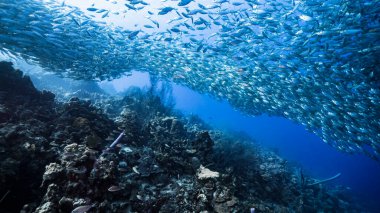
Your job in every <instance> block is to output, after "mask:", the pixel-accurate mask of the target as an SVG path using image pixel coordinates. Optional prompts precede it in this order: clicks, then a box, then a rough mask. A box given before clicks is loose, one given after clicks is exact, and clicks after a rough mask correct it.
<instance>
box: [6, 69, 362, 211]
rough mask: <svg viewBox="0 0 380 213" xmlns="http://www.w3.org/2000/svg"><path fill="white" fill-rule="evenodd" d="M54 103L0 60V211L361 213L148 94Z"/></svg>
mask: <svg viewBox="0 0 380 213" xmlns="http://www.w3.org/2000/svg"><path fill="white" fill-rule="evenodd" d="M54 97H55V96H54V94H52V93H50V92H47V91H42V92H41V91H38V90H37V89H36V88H35V87H34V86H33V83H32V82H31V80H30V79H29V77H27V76H24V75H23V73H22V72H21V71H19V70H14V69H13V67H12V64H11V63H8V62H0V212H3V213H7V212H23V213H27V212H39V213H43V212H44V213H45V212H46V213H48V212H49V213H52V212H53V213H54V212H76V213H83V212H181V213H183V212H203V213H206V212H217V213H224V212H276V213H277V212H310V213H312V212H362V211H361V210H360V208H359V207H358V206H355V204H354V203H355V202H353V201H352V200H350V198H349V197H348V196H346V195H345V192H344V191H343V190H342V188H339V187H336V188H326V187H325V186H323V185H322V184H313V182H312V178H310V177H307V176H305V175H303V174H302V172H300V170H299V169H297V168H294V167H292V166H290V165H288V163H287V162H286V161H285V160H283V159H281V158H280V157H278V156H277V155H276V154H274V153H272V152H269V151H266V150H264V149H262V148H259V147H258V146H257V145H255V143H254V141H253V140H252V139H250V138H249V137H244V136H242V135H241V134H239V135H238V134H231V133H229V134H228V133H224V132H219V131H216V130H212V129H210V128H208V127H207V125H205V124H204V123H202V121H200V120H199V119H197V118H196V117H190V118H186V117H184V116H180V115H178V113H173V111H172V110H171V109H169V108H167V107H165V106H164V105H163V104H162V103H161V101H160V98H159V97H157V96H154V95H153V94H151V93H149V92H143V91H141V90H135V91H133V92H130V94H128V95H126V97H125V98H124V99H122V100H111V99H110V100H108V102H107V103H106V104H104V107H95V106H94V105H92V104H91V103H90V102H89V101H83V100H80V99H78V98H72V99H71V100H70V101H68V102H67V103H59V102H56V101H55V100H54ZM111 111H112V112H113V113H114V114H113V115H111V114H108V112H111ZM118 136H120V137H118ZM116 138H118V140H117V141H116V142H115V143H113V145H112V146H111V144H112V142H113V141H115V139H116Z"/></svg>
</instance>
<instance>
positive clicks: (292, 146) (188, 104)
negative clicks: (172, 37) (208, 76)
mask: <svg viewBox="0 0 380 213" xmlns="http://www.w3.org/2000/svg"><path fill="white" fill-rule="evenodd" d="M173 94H174V97H175V99H176V108H177V109H179V110H180V111H182V112H184V113H185V114H191V113H192V114H197V115H199V116H200V117H201V118H202V119H203V120H205V121H206V122H208V123H209V124H211V125H212V126H214V127H217V128H223V129H232V130H237V131H244V132H246V133H248V134H249V135H250V136H252V137H253V138H254V139H255V140H257V142H259V143H260V144H262V145H263V146H264V147H267V148H273V149H275V150H277V151H278V153H279V155H280V156H282V157H284V158H285V159H287V160H288V161H290V162H292V163H295V164H297V165H299V166H302V168H303V169H304V171H305V172H306V173H307V174H309V175H312V176H313V177H315V178H317V179H325V178H328V177H331V176H334V175H335V174H337V173H339V172H340V173H342V175H341V176H340V177H339V178H338V179H336V180H334V181H332V182H330V183H329V184H330V185H339V184H341V185H343V186H344V187H349V188H350V189H349V191H350V192H351V193H352V194H353V195H354V196H356V197H357V198H358V199H360V200H361V201H362V202H363V203H365V205H366V206H367V208H369V209H370V210H371V211H372V212H380V163H379V162H376V161H373V160H372V159H370V158H368V157H366V156H360V155H350V154H347V153H342V152H339V151H337V150H336V149H334V148H332V147H331V146H329V145H328V144H325V143H324V142H323V141H322V140H321V139H320V138H319V137H318V136H316V135H315V134H313V133H310V132H308V131H307V130H306V129H305V128H304V127H303V126H302V125H298V124H296V123H294V122H292V121H289V120H287V119H285V118H280V117H270V116H266V115H262V116H257V117H251V116H246V115H244V114H242V113H240V112H238V111H236V110H234V109H233V108H232V107H231V106H230V105H229V104H228V103H226V102H219V101H216V100H214V99H212V98H211V97H209V96H207V95H200V94H198V93H196V92H194V91H192V90H190V89H187V88H185V87H182V86H178V85H173Z"/></svg>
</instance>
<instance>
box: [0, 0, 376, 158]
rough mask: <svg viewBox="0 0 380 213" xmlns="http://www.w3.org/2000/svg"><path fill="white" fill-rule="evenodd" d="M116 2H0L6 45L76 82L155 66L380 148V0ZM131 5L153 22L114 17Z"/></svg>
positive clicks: (243, 104)
mask: <svg viewBox="0 0 380 213" xmlns="http://www.w3.org/2000/svg"><path fill="white" fill-rule="evenodd" d="M94 2H96V1H94ZM109 2H110V3H112V4H115V5H117V6H118V8H121V9H120V11H110V10H109V9H106V8H98V7H97V6H96V3H94V4H93V5H92V6H91V7H88V8H87V9H86V10H85V11H83V10H81V9H79V8H77V7H74V6H70V5H68V4H66V3H65V2H64V1H54V0H19V1H11V0H0V53H1V54H3V55H7V56H9V57H14V58H23V59H25V60H28V61H33V62H34V63H36V64H38V65H39V66H41V67H43V68H45V69H46V70H48V71H53V72H56V73H58V74H60V75H62V76H65V77H71V78H74V79H94V80H103V79H112V78H118V77H120V76H121V75H123V74H125V73H129V72H131V70H133V69H135V70H141V71H147V72H149V73H151V74H154V75H157V76H159V77H162V78H164V79H167V80H171V81H173V82H175V83H178V84H181V85H185V86H187V87H190V88H192V89H194V90H196V91H198V92H201V93H207V94H211V95H212V96H214V97H216V98H219V99H223V100H227V101H228V102H229V103H230V104H231V105H233V106H234V107H236V108H237V109H239V110H241V111H243V112H245V113H247V114H249V115H259V114H263V113H265V114H269V115H275V116H283V117H285V118H288V119H290V120H293V121H295V122H297V123H299V124H302V125H304V126H305V127H306V128H307V129H308V130H309V131H311V132H314V133H316V134H317V135H318V136H320V137H321V138H322V139H323V140H324V141H325V142H326V143H329V144H330V145H332V146H333V147H336V148H337V149H339V150H342V151H347V152H352V153H357V152H360V153H365V154H367V155H368V156H370V157H372V158H374V159H378V158H379V157H380V68H379V64H380V63H379V62H380V1H379V0H282V1H278V0H233V1H229V0H213V1H211V0H210V1H209V3H208V5H204V4H202V3H199V2H198V1H197V0H171V1H161V4H162V5H163V6H162V7H160V8H154V9H150V8H149V7H150V5H151V2H152V0H151V1H148V0H125V1H109ZM131 12H134V13H136V12H137V13H144V16H145V18H146V23H144V24H142V25H138V24H135V25H134V27H131V28H126V27H121V26H117V25H112V24H109V22H107V21H106V20H107V19H109V17H110V16H120V18H121V19H122V17H123V15H125V14H128V13H131ZM166 16H167V18H166V19H165V17H166ZM96 17H97V18H96ZM102 20H104V21H102ZM162 20H166V21H164V22H163V21H162ZM126 21H128V20H126ZM274 134H275V133H274Z"/></svg>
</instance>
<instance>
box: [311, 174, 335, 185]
mask: <svg viewBox="0 0 380 213" xmlns="http://www.w3.org/2000/svg"><path fill="white" fill-rule="evenodd" d="M340 175H341V173H338V174H336V175H334V176H332V177H330V178H327V179H324V180H317V181H315V182H314V183H310V184H308V186H314V185H317V184H320V183H324V182H327V181H331V180H334V179H337V178H338V177H339V176H340Z"/></svg>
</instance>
